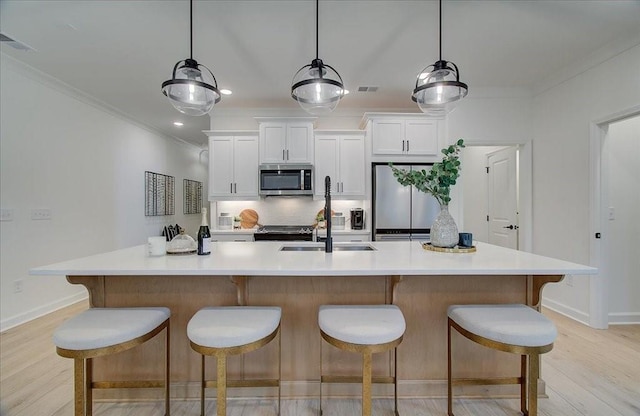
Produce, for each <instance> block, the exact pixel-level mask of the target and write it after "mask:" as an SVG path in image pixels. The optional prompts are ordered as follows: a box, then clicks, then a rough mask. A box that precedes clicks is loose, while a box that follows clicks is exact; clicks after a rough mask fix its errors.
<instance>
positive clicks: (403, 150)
mask: <svg viewBox="0 0 640 416" xmlns="http://www.w3.org/2000/svg"><path fill="white" fill-rule="evenodd" d="M402 151H403V152H404V140H403V141H402Z"/></svg>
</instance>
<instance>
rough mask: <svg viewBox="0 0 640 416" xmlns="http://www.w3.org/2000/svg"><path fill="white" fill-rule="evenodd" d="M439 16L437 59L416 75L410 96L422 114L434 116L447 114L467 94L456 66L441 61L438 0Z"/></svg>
mask: <svg viewBox="0 0 640 416" xmlns="http://www.w3.org/2000/svg"><path fill="white" fill-rule="evenodd" d="M439 16H440V22H439V50H440V56H439V59H438V61H437V62H436V63H434V64H433V65H429V66H428V67H426V68H425V69H423V70H422V71H421V72H420V74H418V79H417V81H416V87H415V89H414V90H413V94H412V95H411V99H412V100H413V101H414V102H416V103H417V104H418V107H420V109H421V110H422V111H423V112H425V113H430V114H434V115H442V114H446V113H448V112H449V111H451V110H452V109H453V107H454V106H455V104H457V103H458V101H459V100H461V99H462V98H464V97H466V95H467V93H468V92H469V88H468V86H467V84H465V83H464V82H460V71H459V70H458V67H457V66H456V64H454V63H453V62H450V61H444V60H443V59H442V0H439Z"/></svg>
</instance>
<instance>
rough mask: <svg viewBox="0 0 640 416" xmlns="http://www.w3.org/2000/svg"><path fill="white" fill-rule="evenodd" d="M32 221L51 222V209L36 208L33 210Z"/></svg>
mask: <svg viewBox="0 0 640 416" xmlns="http://www.w3.org/2000/svg"><path fill="white" fill-rule="evenodd" d="M31 219H32V220H50V219H51V210H50V209H49V208H36V209H32V210H31Z"/></svg>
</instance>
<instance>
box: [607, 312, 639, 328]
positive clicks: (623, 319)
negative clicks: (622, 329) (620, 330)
mask: <svg viewBox="0 0 640 416" xmlns="http://www.w3.org/2000/svg"><path fill="white" fill-rule="evenodd" d="M608 316H609V325H640V312H615V313H610V314H609V315H608Z"/></svg>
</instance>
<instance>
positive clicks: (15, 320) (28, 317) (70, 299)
mask: <svg viewBox="0 0 640 416" xmlns="http://www.w3.org/2000/svg"><path fill="white" fill-rule="evenodd" d="M87 299H88V296H87V293H86V292H85V293H82V292H80V293H77V294H75V295H71V296H67V297H66V298H62V299H60V300H57V301H55V302H51V303H48V304H46V305H42V306H40V307H38V308H35V309H31V310H30V311H27V312H24V313H21V314H19V315H16V316H12V317H11V318H7V319H3V320H2V321H0V333H2V332H4V331H7V330H9V329H11V328H14V327H16V326H18V325H22V324H25V323H27V322H29V321H33V320H34V319H37V318H40V317H42V316H44V315H47V314H49V313H51V312H55V311H57V310H59V309H62V308H66V307H67V306H71V305H73V304H74V303H78V302H82V301H85V300H87Z"/></svg>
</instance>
